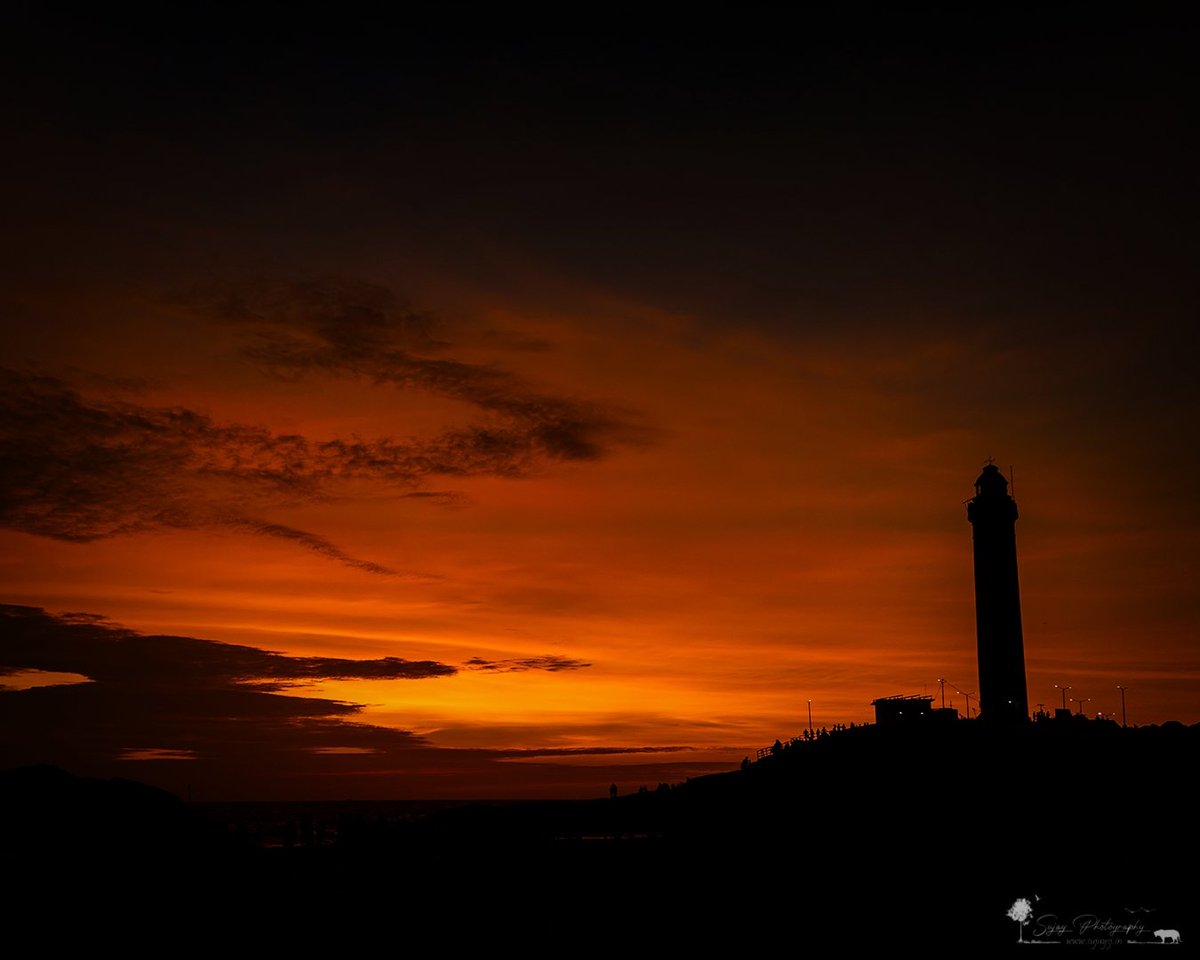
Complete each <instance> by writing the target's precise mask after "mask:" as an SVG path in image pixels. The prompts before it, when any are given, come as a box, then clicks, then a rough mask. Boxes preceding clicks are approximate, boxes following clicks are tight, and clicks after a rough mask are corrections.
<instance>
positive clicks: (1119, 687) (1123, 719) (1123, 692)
mask: <svg viewBox="0 0 1200 960" xmlns="http://www.w3.org/2000/svg"><path fill="white" fill-rule="evenodd" d="M1117 689H1118V690H1120V691H1121V726H1125V691H1126V690H1128V689H1129V688H1128V687H1123V686H1121V685H1120V684H1119V683H1118V684H1117Z"/></svg>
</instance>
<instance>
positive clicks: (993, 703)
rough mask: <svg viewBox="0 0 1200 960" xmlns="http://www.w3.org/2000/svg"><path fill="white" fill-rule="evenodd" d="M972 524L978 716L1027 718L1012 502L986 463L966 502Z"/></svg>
mask: <svg viewBox="0 0 1200 960" xmlns="http://www.w3.org/2000/svg"><path fill="white" fill-rule="evenodd" d="M967 520H968V521H969V522H970V524H971V526H972V527H973V528H974V536H973V539H974V545H975V634H976V639H977V641H978V644H979V718H980V719H981V720H984V721H987V722H989V723H1017V722H1020V721H1023V720H1026V719H1028V717H1029V703H1028V694H1027V693H1026V690H1025V642H1024V640H1023V638H1022V635H1021V593H1020V590H1019V588H1018V586H1017V531H1016V523H1017V503H1016V501H1015V500H1013V498H1012V497H1010V496H1009V494H1008V481H1007V480H1005V479H1004V474H1002V473H1001V472H1000V470H999V468H998V467H996V465H995V464H993V463H988V464H987V466H985V467H984V468H983V472H982V473H981V474H980V475H979V478H978V479H977V480H976V481H975V496H974V497H973V498H972V499H971V500H969V501H968V502H967Z"/></svg>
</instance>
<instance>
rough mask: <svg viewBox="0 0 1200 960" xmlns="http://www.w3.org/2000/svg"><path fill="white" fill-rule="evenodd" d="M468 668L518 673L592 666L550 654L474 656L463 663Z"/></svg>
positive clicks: (580, 668) (578, 668)
mask: <svg viewBox="0 0 1200 960" xmlns="http://www.w3.org/2000/svg"><path fill="white" fill-rule="evenodd" d="M463 665H464V666H465V667H466V668H467V669H468V670H486V671H490V672H492V673H518V672H520V671H523V670H548V671H549V672H551V673H557V672H558V671H559V670H582V669H583V668H584V667H590V666H591V664H590V663H585V662H584V661H582V660H577V659H576V658H575V657H560V656H557V655H554V654H549V655H547V656H542V657H518V658H516V659H512V660H485V659H483V657H472V658H471V659H470V660H467V661H466V662H465V663H464V664H463Z"/></svg>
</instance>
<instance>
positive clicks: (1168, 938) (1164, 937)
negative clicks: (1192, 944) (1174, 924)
mask: <svg viewBox="0 0 1200 960" xmlns="http://www.w3.org/2000/svg"><path fill="white" fill-rule="evenodd" d="M1154 935H1155V936H1156V937H1158V942H1159V943H1178V942H1179V931H1178V930H1155V931H1154Z"/></svg>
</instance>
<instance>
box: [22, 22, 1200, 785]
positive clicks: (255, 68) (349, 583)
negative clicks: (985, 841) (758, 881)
mask: <svg viewBox="0 0 1200 960" xmlns="http://www.w3.org/2000/svg"><path fill="white" fill-rule="evenodd" d="M183 9H184V11H185V12H184V14H183V15H182V17H181V19H173V20H172V21H170V22H168V21H167V20H163V21H161V22H153V21H145V20H139V21H136V22H135V21H132V20H129V21H125V22H120V21H116V20H108V19H104V18H103V16H106V15H107V14H105V15H101V14H96V15H95V16H94V17H75V16H69V15H67V14H47V13H44V12H33V11H34V8H33V7H30V8H29V9H28V10H23V9H21V8H20V5H16V6H14V7H13V8H11V11H15V12H9V13H6V14H5V18H6V21H7V22H6V24H5V30H4V35H5V38H6V39H5V41H4V42H5V45H6V47H7V48H8V49H7V50H6V56H5V58H4V70H5V76H4V78H3V79H4V89H5V93H4V97H5V104H4V114H3V116H4V121H3V122H4V123H5V125H6V126H7V128H8V129H7V131H6V132H7V137H6V140H7V142H8V143H9V148H8V150H6V156H5V160H4V163H5V176H4V189H5V199H4V211H5V212H4V222H5V229H4V261H3V262H4V268H3V269H4V283H3V314H2V316H3V324H4V350H3V355H2V358H0V403H2V404H3V414H2V417H0V521H2V523H0V526H2V528H3V529H2V530H0V571H2V581H0V603H4V604H8V605H10V606H8V607H5V608H3V609H0V673H3V674H5V676H3V677H0V682H2V683H3V684H4V685H5V687H6V689H5V690H4V691H3V692H0V715H2V717H3V723H2V724H0V730H2V732H0V766H11V765H15V764H24V763H37V762H49V763H57V764H60V765H62V766H64V767H65V768H67V769H69V770H71V771H73V772H77V773H86V774H100V775H105V776H112V775H120V776H127V777H132V778H135V779H141V780H145V781H148V782H151V783H157V784H161V785H164V786H167V787H168V788H170V789H173V790H177V791H179V792H180V793H186V794H187V795H190V796H193V797H195V798H196V799H225V798H259V797H262V798H268V797H296V798H309V797H334V798H340V797H359V796H361V797H388V798H392V797H395V798H408V797H451V796H480V797H507V796H513V797H516V796H596V795H601V794H603V793H604V792H605V790H606V789H607V786H608V783H609V782H610V781H616V782H617V783H618V784H619V785H620V786H621V787H622V789H634V788H636V786H637V785H638V784H642V783H646V784H649V785H651V786H653V785H654V784H655V783H657V782H659V781H664V780H666V781H678V780H682V779H684V777H686V776H689V775H696V774H699V773H704V772H709V771H712V770H720V769H728V768H730V767H732V766H734V765H736V763H737V762H738V761H740V759H741V758H742V757H743V756H745V755H747V754H753V752H754V750H756V749H757V748H759V747H761V746H764V745H767V744H769V743H770V742H771V741H773V740H774V739H775V738H776V737H784V738H786V737H789V736H795V735H797V734H798V733H800V731H801V730H802V729H803V728H804V726H805V725H806V723H807V709H808V701H809V700H810V699H811V701H812V718H813V722H814V724H815V725H816V726H818V727H819V726H830V725H832V724H834V723H838V722H840V723H849V722H850V721H855V722H862V721H865V720H869V719H871V718H872V711H871V707H870V701H871V700H872V699H874V698H875V697H878V696H886V695H890V694H900V693H905V694H912V693H922V692H928V693H930V694H936V693H937V691H938V684H937V678H938V677H945V678H948V680H949V681H951V686H948V687H947V694H948V700H950V699H952V700H953V702H954V705H955V706H958V707H960V708H961V707H963V706H964V701H963V698H962V695H961V694H960V693H958V692H955V691H954V688H955V687H956V688H957V689H958V690H961V691H966V692H970V693H973V692H974V691H976V690H977V689H978V676H977V672H976V664H975V631H974V599H973V585H972V572H971V528H970V526H969V525H968V523H967V520H966V509H965V506H964V501H965V500H966V499H968V498H969V497H970V496H972V495H973V492H974V490H973V486H972V484H973V481H974V479H975V477H976V476H977V475H978V473H979V470H980V468H981V466H982V465H983V464H984V462H985V460H986V459H987V458H989V457H994V458H995V460H996V462H997V463H998V464H999V465H1000V466H1001V467H1002V468H1003V469H1004V471H1005V473H1009V472H1010V468H1011V471H1012V474H1013V479H1014V484H1015V485H1014V490H1013V492H1014V494H1015V497H1016V500H1017V502H1018V505H1019V508H1020V511H1021V518H1020V520H1019V522H1018V525H1017V543H1018V556H1019V564H1020V577H1021V591H1022V604H1023V615H1024V630H1025V649H1026V656H1027V671H1028V682H1029V700H1030V703H1031V704H1040V703H1044V704H1047V705H1050V706H1052V705H1057V704H1059V703H1060V701H1059V694H1058V692H1057V691H1056V690H1055V686H1054V685H1055V684H1061V685H1070V686H1071V687H1072V690H1071V693H1070V696H1072V697H1077V698H1079V699H1082V700H1086V703H1085V704H1084V709H1085V711H1086V712H1087V713H1089V714H1093V715H1094V714H1095V713H1096V712H1097V711H1103V712H1104V713H1107V714H1111V713H1116V714H1117V715H1118V717H1119V712H1120V695H1119V692H1118V690H1117V686H1118V684H1120V685H1124V686H1128V687H1129V692H1128V701H1127V702H1128V711H1129V720H1130V722H1134V723H1139V724H1142V723H1158V722H1163V721H1165V720H1169V719H1177V720H1181V721H1183V722H1185V723H1189V724H1190V723H1196V722H1197V721H1200V652H1198V651H1200V647H1198V642H1197V641H1198V637H1197V630H1198V626H1200V592H1198V591H1197V580H1198V576H1200V559H1198V558H1200V496H1197V492H1196V484H1197V482H1198V479H1200V452H1198V444H1197V431H1196V423H1197V416H1198V414H1200V409H1198V407H1200V404H1198V402H1197V401H1198V399H1200V377H1197V374H1196V370H1197V341H1198V336H1197V319H1196V289H1195V288H1196V282H1195V279H1196V257H1197V241H1196V235H1197V231H1196V224H1197V219H1196V213H1197V209H1196V206H1197V204H1196V200H1197V195H1196V174H1195V171H1196V170H1197V169H1198V168H1200V164H1198V158H1197V156H1196V150H1195V138H1194V109H1195V92H1196V75H1195V74H1196V66H1195V58H1194V49H1195V47H1194V43H1195V40H1196V38H1195V37H1194V35H1190V34H1189V33H1188V32H1187V31H1185V30H1183V29H1182V27H1181V25H1180V24H1178V23H1173V22H1171V21H1170V20H1152V19H1150V17H1149V16H1147V17H1144V18H1142V19H1139V20H1135V21H1130V20H1129V19H1128V18H1127V17H1125V18H1117V17H1116V16H1115V15H1114V18H1113V19H1111V20H1097V19H1095V13H1094V11H1092V12H1091V13H1089V15H1088V16H1089V19H1086V20H1084V19H1081V18H1079V17H1077V16H1074V15H1068V14H1066V13H1063V14H1061V15H1054V16H1051V15H1043V14H1039V16H1038V17H1037V18H1030V19H1028V20H1022V19H1010V17H1013V16H1014V15H1012V14H1007V13H1002V12H999V11H997V12H996V13H995V14H994V15H993V16H992V17H991V19H987V18H980V17H979V16H976V17H975V18H973V19H972V20H970V21H967V20H965V19H963V20H961V21H959V22H955V21H953V20H951V21H947V20H945V19H942V18H940V17H939V18H938V19H937V20H936V21H935V20H932V19H929V20H926V19H922V18H921V17H914V16H911V15H909V16H905V17H904V18H900V17H896V16H895V15H893V16H892V17H890V18H888V17H882V16H880V17H875V18H872V17H870V16H868V15H867V14H866V13H862V14H861V16H862V17H863V19H861V20H858V21H855V20H853V19H852V18H850V17H849V16H846V17H844V18H833V17H827V18H817V17H812V18H810V19H808V20H804V21H800V22H797V21H794V20H787V19H784V18H783V16H782V14H778V13H770V12H767V11H760V12H759V13H757V14H749V13H747V12H745V11H742V10H740V9H739V8H735V7H725V6H714V7H712V8H705V9H706V10H707V11H708V12H706V13H704V14H703V15H699V16H698V19H694V20H691V21H689V22H687V23H682V22H670V21H668V20H666V19H662V20H658V21H655V19H654V18H648V19H647V18H645V17H644V16H643V15H641V14H639V15H638V16H636V17H635V16H634V15H633V14H623V13H620V12H619V11H617V10H615V9H609V8H595V9H594V10H593V13H594V15H595V17H596V21H597V22H596V23H595V24H594V25H593V29H590V30H588V31H587V32H581V29H580V27H579V26H578V25H577V24H576V23H575V22H574V21H567V20H563V21H559V22H555V21H538V22H534V21H533V20H532V19H531V20H528V21H527V22H517V20H519V19H520V18H516V19H505V20H503V21H500V20H497V21H496V22H482V21H472V22H459V23H454V22H439V21H435V19H434V18H433V17H432V16H422V15H414V17H413V19H412V20H411V22H409V23H408V24H407V25H404V26H394V25H384V24H382V23H378V24H377V23H372V22H370V20H369V19H360V20H355V19H353V18H352V17H351V15H350V14H349V13H346V14H345V15H344V16H341V19H339V20H338V21H337V22H336V23H333V22H328V21H327V20H325V19H324V18H323V15H322V14H319V13H317V12H310V13H305V12H299V13H297V12H296V11H295V10H294V9H291V8H288V9H287V10H286V14H285V10H284V8H279V10H278V16H268V15H266V14H263V15H261V16H255V17H246V18H243V19H239V20H236V21H235V20H233V19H229V20H226V19H224V18H223V17H222V16H218V15H215V14H212V13H209V12H207V7H206V6H204V5H200V6H197V7H195V8H194V9H192V11H191V13H190V14H189V13H187V12H186V10H187V8H186V7H185V8H183ZM418 9H419V8H418ZM172 16H173V17H180V16H181V15H180V13H179V11H178V10H176V9H174V8H173V9H172ZM693 16H697V15H695V14H693ZM464 19H465V18H464ZM71 681H78V682H71ZM1072 706H1076V705H1072Z"/></svg>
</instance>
